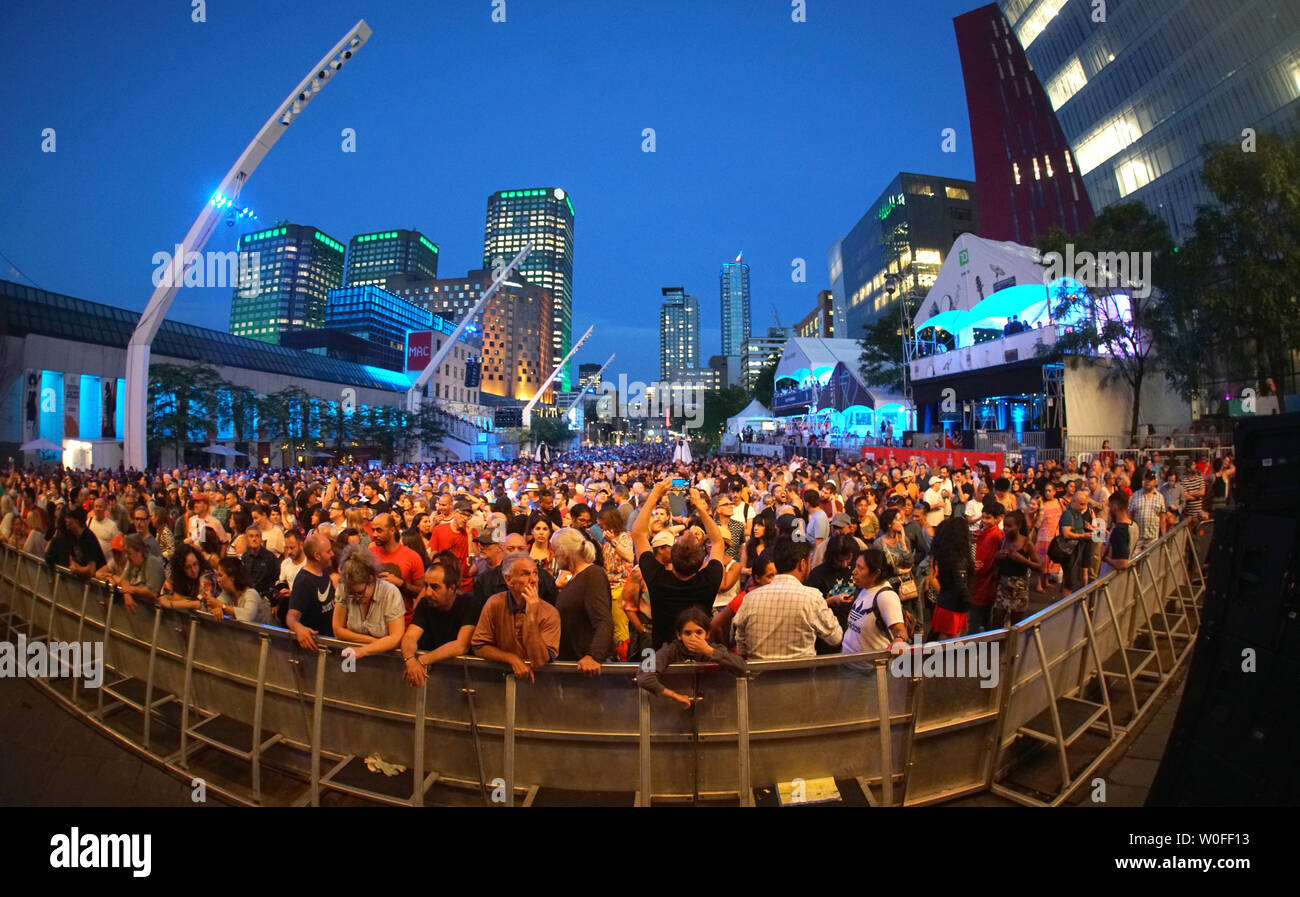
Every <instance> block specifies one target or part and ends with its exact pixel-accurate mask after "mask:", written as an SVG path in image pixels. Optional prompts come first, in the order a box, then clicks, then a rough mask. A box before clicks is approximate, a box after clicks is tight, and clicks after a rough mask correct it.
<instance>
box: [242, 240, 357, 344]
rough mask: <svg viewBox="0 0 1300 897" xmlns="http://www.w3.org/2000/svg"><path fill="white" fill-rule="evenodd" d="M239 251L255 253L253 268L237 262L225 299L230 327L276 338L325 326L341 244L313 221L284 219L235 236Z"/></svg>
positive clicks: (338, 275) (339, 274)
mask: <svg viewBox="0 0 1300 897" xmlns="http://www.w3.org/2000/svg"><path fill="white" fill-rule="evenodd" d="M239 251H240V252H241V253H254V252H255V253H257V254H258V255H257V259H258V265H257V266H256V268H252V269H250V270H244V269H243V267H242V266H241V271H240V283H239V286H237V287H235V295H234V298H233V299H232V300H231V303H230V332H231V333H233V334H234V335H235V336H246V337H248V338H249V339H256V340H262V341H263V342H267V343H279V342H280V334H281V333H282V332H283V331H285V330H290V329H293V328H314V327H324V326H325V309H326V306H327V305H328V301H329V291H330V290H332V289H334V288H336V287H338V286H339V285H340V284H342V282H343V244H342V243H340V242H339V241H338V240H335V239H333V238H332V237H330V236H329V235H327V234H325V233H322V232H321V231H319V230H317V229H316V228H314V227H309V226H308V225H304V224H289V223H288V222H284V223H281V224H278V225H276V226H275V227H272V228H268V229H267V230H262V231H258V232H257V233H252V234H244V236H242V237H240V239H239Z"/></svg>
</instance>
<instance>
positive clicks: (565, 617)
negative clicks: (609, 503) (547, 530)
mask: <svg viewBox="0 0 1300 897" xmlns="http://www.w3.org/2000/svg"><path fill="white" fill-rule="evenodd" d="M551 551H552V553H553V554H554V555H555V559H556V561H557V562H558V564H559V566H560V568H561V569H563V570H564V571H565V572H567V573H568V574H569V581H568V582H567V583H566V584H565V585H564V587H563V588H562V589H560V596H559V598H558V599H557V600H556V602H555V609H556V610H557V611H559V612H560V652H559V655H558V656H557V659H558V660H569V661H577V663H578V669H579V670H581V671H582V672H583V673H586V674H587V675H589V676H599V675H600V665H601V664H602V663H604V662H605V661H606V660H607V659H608V658H609V655H610V653H611V652H612V651H613V649H614V618H613V615H612V613H611V606H612V603H613V599H612V597H611V595H610V589H609V577H608V576H606V575H605V571H604V569H603V568H601V567H600V566H598V565H597V564H596V546H595V545H593V544H591V542H590V540H588V539H586V538H584V537H583V535H582V533H580V532H578V531H577V530H576V529H574V528H573V527H569V526H566V527H564V528H563V529H560V530H557V531H556V533H555V535H553V536H551Z"/></svg>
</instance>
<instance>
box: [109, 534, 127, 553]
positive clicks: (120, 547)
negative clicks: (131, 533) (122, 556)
mask: <svg viewBox="0 0 1300 897" xmlns="http://www.w3.org/2000/svg"><path fill="white" fill-rule="evenodd" d="M108 547H109V548H111V549H112V550H113V551H126V537H125V536H121V535H118V536H114V537H113V541H112V542H109V543H108Z"/></svg>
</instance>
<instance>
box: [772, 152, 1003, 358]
mask: <svg viewBox="0 0 1300 897" xmlns="http://www.w3.org/2000/svg"><path fill="white" fill-rule="evenodd" d="M979 224H980V215H979V206H978V203H977V201H976V194H975V184H974V182H973V181H962V180H956V179H954V178H944V177H939V176H938V175H930V174H907V173H901V174H899V175H898V177H896V178H894V180H893V181H892V182H891V183H890V185H889V186H888V187H887V188H886V189H885V192H884V193H882V194H881V195H880V198H879V199H877V200H876V201H875V202H874V203H872V204H871V206H870V208H869V210H868V211H867V214H865V215H863V216H862V220H861V221H859V222H858V223H857V224H856V225H854V227H853V230H851V231H849V232H848V234H846V235H845V236H844V237H843V238H842V239H840V240H836V241H835V243H834V244H832V246H831V248H830V250H828V252H827V262H828V264H829V267H830V277H831V292H832V296H833V306H834V309H833V316H834V321H835V336H836V338H838V339H859V338H860V337H861V336H862V332H863V331H862V328H863V326H864V325H865V324H868V323H870V322H871V321H874V320H876V319H877V318H879V317H880V316H881V315H883V314H885V313H886V312H887V311H888V310H889V308H890V306H891V305H892V304H893V303H895V302H897V301H898V299H899V296H900V295H907V294H909V293H910V294H912V295H913V296H916V295H923V294H924V292H925V291H926V290H927V289H929V287H930V286H931V284H933V283H934V280H935V277H936V276H938V274H939V267H940V266H941V265H942V264H943V260H944V259H945V258H946V257H947V255H948V250H949V249H950V248H952V243H953V241H954V240H956V239H957V238H958V237H959V236H961V235H962V234H964V233H968V232H969V233H979ZM891 287H892V288H893V289H892V292H891V289H890V288H891ZM841 322H843V330H841V329H840V327H841ZM746 372H748V366H747V367H746Z"/></svg>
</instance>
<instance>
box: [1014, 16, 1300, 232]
mask: <svg viewBox="0 0 1300 897" xmlns="http://www.w3.org/2000/svg"><path fill="white" fill-rule="evenodd" d="M999 5H1000V6H1001V8H1002V11H1003V13H1005V14H1006V18H1007V21H1008V22H1009V23H1010V25H1011V31H1012V32H1013V33H1014V35H1015V39H1017V40H1018V41H1019V42H1020V46H1021V47H1023V48H1024V51H1025V55H1026V56H1027V57H1028V58H1029V61H1030V63H1032V64H1033V67H1034V71H1035V72H1036V73H1037V75H1038V79H1039V80H1040V82H1041V83H1042V85H1043V87H1044V88H1045V90H1046V92H1047V97H1048V100H1049V101H1050V103H1051V106H1052V108H1053V109H1054V110H1055V112H1056V117H1057V119H1058V120H1059V121H1060V123H1061V129H1062V130H1063V131H1064V132H1065V136H1066V138H1067V139H1068V140H1069V141H1070V146H1071V148H1072V150H1073V155H1074V164H1075V165H1076V166H1077V167H1078V170H1079V173H1080V174H1081V175H1082V176H1083V183H1084V186H1085V187H1086V188H1087V190H1088V196H1089V197H1090V198H1091V199H1092V206H1093V208H1094V209H1096V210H1098V211H1100V210H1101V209H1104V208H1106V207H1107V206H1110V205H1114V204H1115V203H1118V202H1132V201H1138V202H1141V203H1143V204H1144V205H1146V206H1147V208H1149V209H1151V210H1152V211H1153V212H1155V213H1156V214H1157V215H1159V216H1160V217H1161V218H1163V219H1164V220H1165V222H1166V223H1167V224H1168V225H1169V228H1170V231H1171V232H1172V233H1173V235H1174V238H1175V240H1182V239H1184V238H1186V237H1187V236H1189V234H1190V232H1191V227H1192V224H1193V223H1194V221H1195V219H1196V207H1197V205H1199V204H1204V203H1208V202H1210V201H1211V196H1210V194H1209V191H1208V190H1207V189H1206V188H1205V184H1204V182H1203V180H1202V179H1201V170H1202V168H1203V162H1204V159H1203V157H1202V155H1201V147H1202V146H1203V145H1205V144H1223V143H1232V144H1235V145H1240V144H1241V143H1242V140H1243V136H1242V131H1243V130H1244V129H1246V128H1254V129H1255V130H1256V131H1257V132H1258V131H1265V130H1282V129H1288V128H1293V127H1295V122H1296V110H1297V108H1300V4H1297V3H1295V2H1278V0H1125V2H1123V3H1116V2H1113V0H1112V2H1111V3H1109V4H1107V5H1106V7H1104V9H1105V14H1104V16H1101V18H1104V21H1096V20H1095V19H1096V18H1098V12H1099V11H1100V10H1101V9H1103V7H1101V6H1100V5H1099V4H1097V3H1096V2H1094V0H999Z"/></svg>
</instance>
